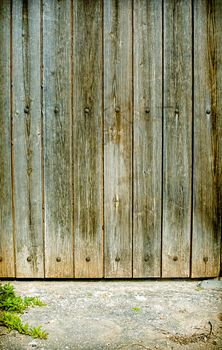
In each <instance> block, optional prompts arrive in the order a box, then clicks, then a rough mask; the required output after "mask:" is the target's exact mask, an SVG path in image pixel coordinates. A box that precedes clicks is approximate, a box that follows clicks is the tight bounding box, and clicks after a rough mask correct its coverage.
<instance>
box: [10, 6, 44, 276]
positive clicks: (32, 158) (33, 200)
mask: <svg viewBox="0 0 222 350" xmlns="http://www.w3.org/2000/svg"><path fill="white" fill-rule="evenodd" d="M12 20H13V23H12V29H13V32H12V53H13V57H12V62H13V63H12V82H13V146H14V147H13V149H14V206H15V235H16V276H17V277H44V269H43V263H44V262H43V236H42V181H41V180H42V179H41V177H42V170H41V102H40V91H41V82H40V0H37V1H36V0H29V1H28V0H26V1H13V7H12Z"/></svg>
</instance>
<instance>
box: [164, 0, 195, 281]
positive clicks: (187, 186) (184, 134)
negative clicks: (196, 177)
mask: <svg viewBox="0 0 222 350" xmlns="http://www.w3.org/2000/svg"><path fill="white" fill-rule="evenodd" d="M184 14H186V15H184ZM163 152H164V157H163V242H162V245H163V250H162V252H163V255H162V263H163V265H162V275H163V277H188V276H189V272H190V226H191V178H192V177H191V166H192V6H191V1H179V0H175V1H171V0H166V1H164V151H163Z"/></svg>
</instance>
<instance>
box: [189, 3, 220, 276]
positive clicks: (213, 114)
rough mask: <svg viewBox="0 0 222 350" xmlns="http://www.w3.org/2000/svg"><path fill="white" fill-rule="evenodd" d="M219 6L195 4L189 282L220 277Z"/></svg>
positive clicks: (217, 4)
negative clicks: (192, 176) (191, 279)
mask: <svg viewBox="0 0 222 350" xmlns="http://www.w3.org/2000/svg"><path fill="white" fill-rule="evenodd" d="M221 14H222V2H221V1H220V0H215V1H207V0H204V1H200V0H196V1H194V185H193V244H192V277H214V276H218V275H219V273H220V244H221V219H222V16H221Z"/></svg>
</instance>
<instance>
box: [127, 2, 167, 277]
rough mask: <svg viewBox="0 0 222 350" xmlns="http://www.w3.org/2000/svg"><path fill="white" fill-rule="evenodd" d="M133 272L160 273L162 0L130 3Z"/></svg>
mask: <svg viewBox="0 0 222 350" xmlns="http://www.w3.org/2000/svg"><path fill="white" fill-rule="evenodd" d="M133 144H134V149H133V154H134V173H133V180H134V181H133V188H134V195H133V198H134V204H133V209H134V211H133V214H134V215H133V276H134V277H159V276H160V260H161V187H162V2H161V1H159V0H151V1H146V0H139V1H135V3H134V143H133Z"/></svg>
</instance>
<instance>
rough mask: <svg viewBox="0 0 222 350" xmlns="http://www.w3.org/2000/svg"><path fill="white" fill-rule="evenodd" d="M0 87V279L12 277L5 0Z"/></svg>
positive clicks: (0, 20)
mask: <svg viewBox="0 0 222 350" xmlns="http://www.w3.org/2000/svg"><path fill="white" fill-rule="evenodd" d="M0 86H1V88H0V257H1V259H0V277H14V276H15V271H14V246H13V223H12V188H11V118H10V99H11V96H10V1H9V0H8V1H4V2H3V1H0Z"/></svg>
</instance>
